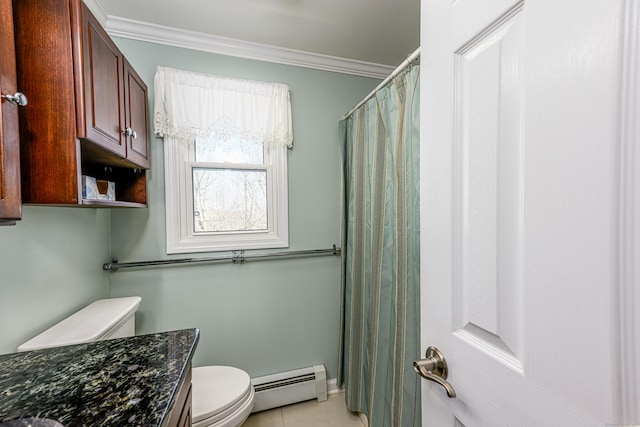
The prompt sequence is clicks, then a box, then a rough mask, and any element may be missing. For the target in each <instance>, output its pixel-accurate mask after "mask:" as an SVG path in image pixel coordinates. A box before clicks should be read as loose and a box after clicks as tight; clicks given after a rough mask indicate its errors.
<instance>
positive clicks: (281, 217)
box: [155, 67, 291, 253]
mask: <svg viewBox="0 0 640 427" xmlns="http://www.w3.org/2000/svg"><path fill="white" fill-rule="evenodd" d="M161 69H162V71H163V73H161ZM166 70H169V72H170V73H171V74H172V75H171V76H170V77H167V76H166V75H165V74H166V73H167V71H166ZM177 71H178V70H172V69H163V68H162V67H159V68H158V72H157V73H156V82H155V84H156V115H155V119H156V120H155V122H156V123H155V125H156V133H157V134H159V135H161V136H164V140H165V204H166V221H167V227H166V228H167V253H187V252H205V251H223V250H234V249H262V248H278V247H287V246H288V245H289V243H288V204H287V147H290V146H291V131H290V129H291V125H290V107H289V92H288V88H287V87H286V86H285V85H280V84H277V83H262V82H251V81H249V82H247V81H242V80H236V79H228V78H221V77H217V76H208V75H202V74H195V73H187V72H179V73H178V75H179V77H181V78H182V80H180V85H181V87H180V90H181V91H183V93H185V96H187V97H188V98H185V99H187V100H188V101H189V102H197V101H198V97H200V98H201V99H200V101H199V102H198V103H199V104H200V106H199V108H193V107H192V110H193V111H191V112H190V113H189V112H184V117H185V118H186V119H187V120H186V121H184V122H182V123H180V122H176V120H175V115H174V116H173V117H171V116H170V114H169V113H168V112H167V110H171V106H169V107H167V103H169V104H171V103H173V104H176V102H175V99H174V100H170V99H169V97H170V96H169V95H168V93H169V92H170V93H171V95H172V96H174V97H175V94H176V91H175V87H171V88H168V86H169V84H173V83H175V82H174V81H170V82H169V84H167V80H172V79H174V76H173V74H175V72H177ZM159 74H160V77H159ZM194 75H195V77H196V78H195V80H194ZM159 79H160V80H161V81H160V82H159V81H158V80H159ZM163 79H164V81H162V80H163ZM203 83H205V84H203ZM272 85H276V89H277V90H275V91H274V90H272ZM184 86H186V88H185V87H184ZM192 86H196V87H197V89H198V94H197V95H196V96H195V98H194V97H193V93H192V92H191V87H192ZM203 87H204V88H205V89H204V90H203ZM208 88H214V90H207V89H208ZM229 88H231V89H229ZM265 88H266V89H267V90H266V91H265ZM283 88H284V89H283ZM283 90H284V95H285V97H286V102H284V103H283V102H282V99H281V98H282V95H283ZM202 92H204V94H203V93H202ZM274 93H275V94H276V95H277V96H276V98H278V99H276V100H275V101H273V98H274ZM207 96H210V98H207ZM203 98H204V99H203ZM158 104H160V107H159V105H158ZM178 105H179V104H178ZM282 106H284V107H285V108H284V109H283V111H281V112H278V111H277V109H278V108H281V107H282ZM193 114H196V115H195V116H194V115H193ZM234 114H235V115H236V116H235V117H234ZM178 116H179V114H178ZM262 116H266V121H265V119H264V118H261V117H262ZM194 117H195V118H197V119H200V120H201V123H199V124H197V125H194V121H193V118H194ZM274 117H275V118H276V122H275V123H274ZM283 118H284V119H283ZM265 123H266V124H265ZM265 129H266V130H267V131H266V132H265Z"/></svg>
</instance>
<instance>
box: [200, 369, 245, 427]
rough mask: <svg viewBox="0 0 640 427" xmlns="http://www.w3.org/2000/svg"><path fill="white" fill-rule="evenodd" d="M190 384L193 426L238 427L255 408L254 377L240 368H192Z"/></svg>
mask: <svg viewBox="0 0 640 427" xmlns="http://www.w3.org/2000/svg"><path fill="white" fill-rule="evenodd" d="M191 385H192V414H193V417H192V422H193V424H192V425H193V427H205V426H207V427H223V426H225V427H226V426H230V427H236V426H238V425H240V424H241V423H242V422H243V421H244V420H246V418H247V417H248V416H249V414H250V413H251V410H252V409H253V398H254V391H253V386H252V385H251V378H250V377H249V375H248V374H247V373H246V372H244V371H242V370H240V369H238V368H233V367H230V366H201V367H197V368H193V372H192V379H191Z"/></svg>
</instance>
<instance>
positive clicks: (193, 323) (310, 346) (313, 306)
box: [111, 38, 379, 378]
mask: <svg viewBox="0 0 640 427" xmlns="http://www.w3.org/2000/svg"><path fill="white" fill-rule="evenodd" d="M115 41H116V43H117V44H118V46H119V47H120V49H121V50H122V51H123V53H124V54H125V56H127V58H128V59H129V60H130V62H131V63H132V65H133V66H134V68H135V69H136V70H137V71H138V73H139V74H140V75H141V77H142V78H143V79H144V80H145V81H146V82H147V85H148V86H149V90H150V101H151V104H152V100H153V76H154V74H155V69H156V67H157V66H158V65H163V66H169V67H174V68H180V69H185V70H191V71H198V72H204V73H212V74H219V75H226V76H231V77H236V78H245V79H252V80H263V81H274V82H281V83H286V84H288V85H289V87H290V89H291V102H292V114H293V128H294V129H293V130H294V138H295V142H294V144H295V146H294V149H293V150H291V151H289V159H288V160H289V221H290V228H289V235H290V248H289V250H303V249H316V248H329V247H331V245H332V244H334V243H335V244H339V242H340V225H339V220H340V157H339V145H338V120H339V119H340V118H341V116H342V115H343V114H344V113H345V112H346V111H349V110H350V109H351V108H352V107H353V106H354V105H355V104H356V103H357V102H358V101H360V99H362V97H364V96H365V95H366V94H367V93H369V92H370V91H371V90H372V89H373V88H374V87H375V86H376V85H377V84H378V82H379V81H378V80H376V79H370V78H363V77H354V76H348V75H344V74H337V73H329V72H323V71H317V70H311V69H305V68H298V67H290V66H284V65H278V64H271V63H267V62H259V61H251V60H245V59H239V58H233V57H228V56H222V55H215V54H209V53H205V52H198V51H193V50H187V49H179V48H172V47H167V46H161V45H156V44H152V43H144V42H138V41H132V40H128V39H120V38H116V39H115ZM151 154H152V156H151V157H152V159H151V161H152V169H151V172H150V173H149V178H148V189H147V191H148V202H149V208H148V209H145V210H142V209H141V210H114V211H113V212H112V216H111V227H112V242H111V244H112V254H113V255H114V256H116V257H118V258H119V259H120V260H121V261H123V262H126V261H138V260H150V259H161V258H167V255H166V253H165V222H164V221H165V219H164V218H165V209H164V175H163V163H164V160H163V151H162V140H160V139H155V138H154V139H152V140H151ZM206 255H211V254H196V255H193V256H206ZM188 256H190V255H188ZM339 289H340V261H339V258H336V257H321V258H312V259H309V258H307V259H296V260H278V261H273V260H272V261H254V262H247V263H246V264H243V265H233V264H216V265H208V266H205V265H200V266H190V267H163V268H156V269H145V270H137V271H132V270H126V271H124V270H123V271H120V272H116V273H111V294H112V296H114V297H117V296H129V295H140V296H141V297H142V305H141V308H140V311H139V312H138V314H139V315H138V317H137V319H138V324H137V332H138V333H151V332H156V331H162V330H172V329H179V328H187V327H198V328H200V330H201V339H200V344H199V346H198V351H197V353H196V356H195V359H194V365H195V366H199V365H205V364H228V365H233V366H237V367H239V368H242V369H244V370H246V371H247V372H249V374H250V375H251V376H259V375H264V374H268V373H273V372H280V371H284V370H288V369H293V368H299V367H305V366H310V365H313V364H319V363H323V364H324V365H325V366H326V367H327V370H328V377H329V378H335V376H336V375H337V356H338V335H339V331H338V325H339V318H340V310H339Z"/></svg>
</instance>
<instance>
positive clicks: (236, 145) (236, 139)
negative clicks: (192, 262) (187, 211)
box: [192, 134, 268, 233]
mask: <svg viewBox="0 0 640 427" xmlns="http://www.w3.org/2000/svg"><path fill="white" fill-rule="evenodd" d="M194 154H195V155H194V157H195V161H196V165H197V167H194V168H193V169H192V175H193V176H192V180H193V205H194V206H193V215H194V218H193V220H194V221H193V224H194V232H196V233H210V232H238V231H262V230H266V229H267V228H268V225H267V224H268V221H267V220H268V218H267V211H268V209H267V185H268V183H267V171H266V169H265V168H264V167H263V168H260V167H256V166H258V165H264V144H262V143H261V142H260V141H255V140H251V139H250V138H246V137H245V138H242V137H240V136H237V135H228V134H226V135H222V136H220V135H213V136H211V137H209V138H207V139H197V140H196V141H195V143H194ZM199 164H202V166H200V165H199Z"/></svg>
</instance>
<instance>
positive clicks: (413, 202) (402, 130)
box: [338, 65, 421, 427]
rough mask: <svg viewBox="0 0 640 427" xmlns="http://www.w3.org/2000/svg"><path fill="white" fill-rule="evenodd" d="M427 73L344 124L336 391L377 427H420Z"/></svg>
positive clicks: (399, 81) (400, 81)
mask: <svg viewBox="0 0 640 427" xmlns="http://www.w3.org/2000/svg"><path fill="white" fill-rule="evenodd" d="M419 77H420V66H419V65H414V66H413V67H412V68H410V69H409V70H406V71H404V72H402V73H400V74H399V75H398V76H397V77H395V78H394V79H392V80H391V82H390V84H388V85H386V86H385V87H383V88H382V89H380V90H379V91H378V92H377V93H376V94H375V96H373V97H372V98H371V99H369V100H368V101H367V102H366V103H365V104H364V105H362V106H361V107H360V108H359V109H357V110H356V111H355V112H353V114H351V116H349V117H348V118H347V119H345V120H343V121H341V122H340V134H341V139H342V141H341V142H342V162H343V165H342V166H343V174H344V181H343V185H344V187H343V194H344V212H343V224H342V225H343V241H342V248H343V254H344V255H343V265H342V313H341V337H340V347H341V348H340V350H341V352H340V361H339V367H338V370H339V372H338V382H339V384H341V385H342V384H344V387H345V399H346V403H347V407H348V408H349V409H350V410H352V411H357V412H362V413H364V414H366V415H367V417H368V419H369V425H370V426H371V427H420V425H421V415H420V414H421V400H420V379H419V377H418V376H417V375H416V374H415V372H414V371H413V361H414V360H415V359H416V358H419V357H420V348H419V346H420V295H419V292H420V261H419V260H420V230H419V158H418V154H419V142H420V141H419V139H420V138H419V92H420V91H419V79H420V78H419Z"/></svg>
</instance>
